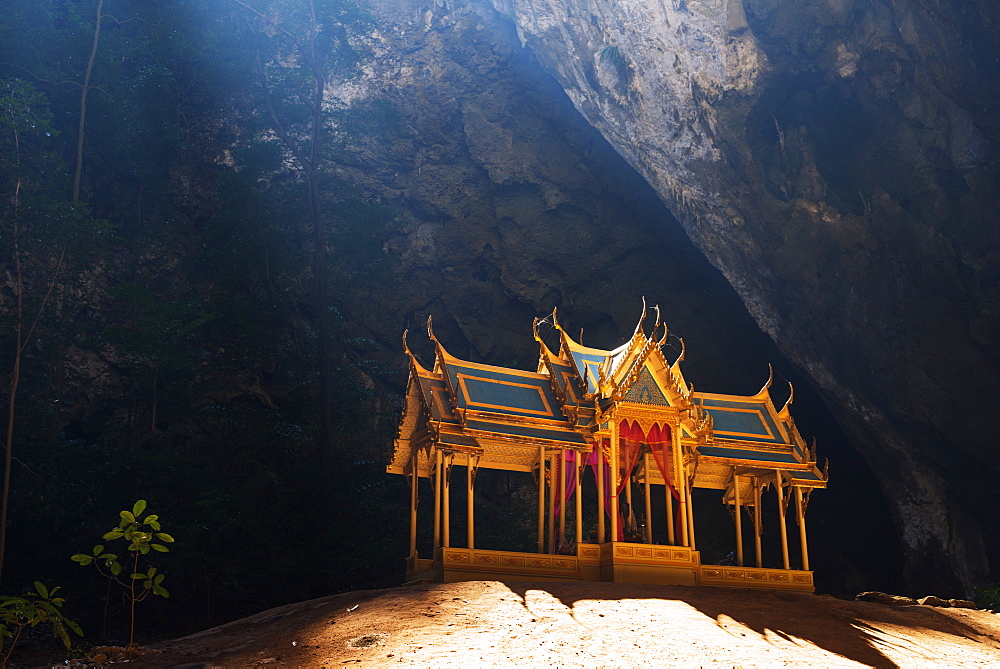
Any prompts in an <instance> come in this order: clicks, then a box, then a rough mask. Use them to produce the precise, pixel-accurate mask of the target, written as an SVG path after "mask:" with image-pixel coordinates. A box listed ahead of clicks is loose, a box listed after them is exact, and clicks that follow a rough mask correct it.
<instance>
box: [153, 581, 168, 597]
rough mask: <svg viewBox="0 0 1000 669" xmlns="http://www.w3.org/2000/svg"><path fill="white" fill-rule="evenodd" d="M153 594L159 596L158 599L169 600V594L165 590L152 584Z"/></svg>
mask: <svg viewBox="0 0 1000 669" xmlns="http://www.w3.org/2000/svg"><path fill="white" fill-rule="evenodd" d="M153 594H154V595H159V596H160V597H164V598H166V599H169V598H170V593H169V592H167V589H166V588H164V587H163V586H162V585H155V584H154V585H153Z"/></svg>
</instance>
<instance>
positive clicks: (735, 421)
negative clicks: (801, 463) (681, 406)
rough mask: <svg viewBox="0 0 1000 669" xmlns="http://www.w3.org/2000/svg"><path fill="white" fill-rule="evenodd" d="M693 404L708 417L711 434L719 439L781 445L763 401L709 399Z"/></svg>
mask: <svg viewBox="0 0 1000 669" xmlns="http://www.w3.org/2000/svg"><path fill="white" fill-rule="evenodd" d="M697 401H698V404H700V405H702V406H703V407H704V408H705V410H706V411H708V413H709V414H711V416H712V423H713V429H714V432H715V435H716V436H717V437H719V438H720V439H737V440H740V441H761V442H765V443H769V444H783V443H785V441H784V440H783V439H782V437H781V432H780V431H779V430H778V426H777V424H775V422H774V420H773V419H772V418H771V415H770V414H769V413H768V411H767V406H766V405H765V404H764V403H763V402H745V401H738V400H727V399H719V398H712V397H699V398H698V400H697Z"/></svg>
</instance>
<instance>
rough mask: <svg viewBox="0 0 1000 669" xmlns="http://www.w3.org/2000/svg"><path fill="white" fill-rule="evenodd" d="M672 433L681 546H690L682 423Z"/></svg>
mask: <svg viewBox="0 0 1000 669" xmlns="http://www.w3.org/2000/svg"><path fill="white" fill-rule="evenodd" d="M671 435H672V436H673V439H672V441H673V447H674V479H675V483H677V484H679V486H680V489H679V490H678V491H677V495H678V498H679V499H678V500H677V503H678V504H679V505H680V509H679V511H680V521H681V527H680V530H681V546H690V545H691V541H690V538H689V537H688V505H687V499H688V495H687V469H686V468H685V466H684V454H683V453H681V426H680V423H678V424H677V426H676V429H673V430H671Z"/></svg>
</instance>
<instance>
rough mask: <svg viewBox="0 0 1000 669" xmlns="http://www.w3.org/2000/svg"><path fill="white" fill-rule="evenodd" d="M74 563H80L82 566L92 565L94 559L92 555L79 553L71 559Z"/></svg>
mask: <svg viewBox="0 0 1000 669" xmlns="http://www.w3.org/2000/svg"><path fill="white" fill-rule="evenodd" d="M70 560H72V561H73V562H79V563H80V564H90V563H91V562H93V561H94V558H93V557H92V556H90V555H84V554H83V553H77V554H76V555H73V556H71V557H70Z"/></svg>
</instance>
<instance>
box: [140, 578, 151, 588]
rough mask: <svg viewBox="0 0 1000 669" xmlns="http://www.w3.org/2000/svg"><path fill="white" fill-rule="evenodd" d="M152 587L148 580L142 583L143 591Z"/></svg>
mask: <svg viewBox="0 0 1000 669" xmlns="http://www.w3.org/2000/svg"><path fill="white" fill-rule="evenodd" d="M152 587H153V582H152V581H150V580H149V579H146V580H145V581H143V582H142V589H143V590H149V589H150V588H152Z"/></svg>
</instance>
